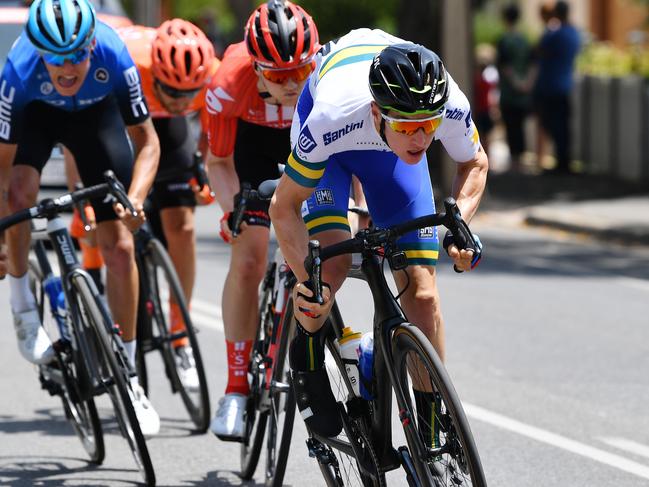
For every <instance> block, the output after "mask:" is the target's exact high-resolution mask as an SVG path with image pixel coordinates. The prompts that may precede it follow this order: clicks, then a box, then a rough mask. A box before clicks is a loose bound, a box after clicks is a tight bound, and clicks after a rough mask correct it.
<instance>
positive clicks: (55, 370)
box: [29, 260, 106, 465]
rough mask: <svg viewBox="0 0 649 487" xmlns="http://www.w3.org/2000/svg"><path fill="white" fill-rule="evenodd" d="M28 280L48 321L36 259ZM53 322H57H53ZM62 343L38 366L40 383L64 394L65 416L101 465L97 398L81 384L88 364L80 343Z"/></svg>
mask: <svg viewBox="0 0 649 487" xmlns="http://www.w3.org/2000/svg"><path fill="white" fill-rule="evenodd" d="M29 280H30V287H31V289H32V292H33V293H34V296H35V297H36V305H37V307H38V311H39V314H40V317H41V323H43V324H44V325H45V324H46V322H47V321H48V320H46V316H48V315H47V314H46V313H45V300H46V298H45V296H46V294H45V292H44V289H43V275H42V272H41V270H40V267H39V265H38V263H37V262H36V261H34V260H30V262H29ZM51 321H54V319H53V318H52V320H51ZM52 326H53V327H54V326H55V324H54V323H52ZM60 344H61V345H59V346H57V347H55V351H56V361H55V362H54V363H52V364H48V365H43V366H40V367H39V370H40V377H41V383H42V384H43V387H45V388H46V389H47V390H48V391H50V393H55V394H57V395H58V396H59V397H60V398H61V402H62V404H63V410H64V412H65V417H66V418H67V420H68V421H69V422H70V424H71V425H72V428H73V429H74V432H75V434H76V435H77V436H78V437H79V440H80V441H81V445H82V446H83V448H84V450H85V451H86V453H87V454H88V457H89V459H90V462H91V463H94V464H96V465H100V464H101V463H102V462H103V461H104V458H105V456H106V451H105V448H104V433H103V430H102V428H101V421H100V420H99V415H98V414H97V408H96V406H95V401H94V398H93V397H92V396H89V394H88V391H85V392H82V391H81V390H80V388H79V384H80V383H83V384H86V385H87V384H89V382H90V381H89V380H88V379H89V378H88V374H87V370H86V368H85V364H84V362H83V360H82V359H81V357H80V355H79V350H80V347H77V351H76V352H75V350H74V349H73V348H72V347H71V344H70V343H69V342H67V343H64V342H62V341H61V342H60Z"/></svg>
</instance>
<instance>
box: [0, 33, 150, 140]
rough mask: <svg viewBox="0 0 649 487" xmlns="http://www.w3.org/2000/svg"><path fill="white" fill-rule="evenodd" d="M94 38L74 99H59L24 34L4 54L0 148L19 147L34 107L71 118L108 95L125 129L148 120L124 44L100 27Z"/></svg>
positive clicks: (0, 102)
mask: <svg viewBox="0 0 649 487" xmlns="http://www.w3.org/2000/svg"><path fill="white" fill-rule="evenodd" d="M96 32H97V33H96V45H95V47H94V49H93V51H92V54H91V57H90V69H89V71H88V74H87V76H86V79H85V80H84V81H83V84H82V86H81V88H80V90H79V91H78V92H77V94H76V95H75V96H61V95H60V94H59V93H58V92H57V91H56V89H55V88H54V85H53V84H52V80H51V78H50V75H49V73H48V71H47V69H46V67H45V63H44V62H43V59H42V57H41V56H40V54H39V53H38V51H37V50H36V48H35V47H34V46H33V44H32V43H31V42H30V41H29V39H28V37H27V34H26V33H25V32H24V31H23V33H22V34H21V35H20V37H18V39H17V40H16V42H15V43H14V45H13V47H12V48H11V51H10V52H9V55H8V57H7V62H6V64H5V66H4V69H3V72H2V77H1V78H0V142H5V143H11V144H15V143H17V142H18V140H19V138H20V133H21V131H22V128H23V127H22V119H23V114H24V112H25V107H26V106H27V105H28V104H29V103H31V102H34V101H41V102H44V103H47V104H48V105H51V106H52V107H56V108H59V109H61V110H64V111H66V112H75V111H80V110H83V109H85V108H88V107H90V106H92V105H95V104H97V103H99V102H100V101H102V100H104V99H105V98H106V97H108V96H109V95H113V96H114V97H115V99H116V100H117V103H118V106H119V109H120V112H121V115H122V118H123V119H124V122H125V123H126V125H135V124H138V123H141V122H143V121H144V120H146V119H147V118H148V117H149V109H148V107H147V104H146V100H145V98H144V96H143V92H142V84H141V81H140V75H139V73H138V71H137V68H136V67H135V64H134V63H133V60H132V59H131V56H130V54H129V53H128V50H127V49H126V46H125V44H124V42H123V41H122V40H121V39H120V38H119V36H118V35H117V33H116V32H115V31H114V30H113V29H112V28H110V27H109V26H108V25H106V24H104V23H103V22H99V21H98V22H97V31H96ZM52 122H54V121H52Z"/></svg>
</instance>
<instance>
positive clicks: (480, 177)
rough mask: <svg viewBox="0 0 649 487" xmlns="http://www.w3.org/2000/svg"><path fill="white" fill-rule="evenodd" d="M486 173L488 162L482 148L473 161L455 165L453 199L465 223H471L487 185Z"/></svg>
mask: <svg viewBox="0 0 649 487" xmlns="http://www.w3.org/2000/svg"><path fill="white" fill-rule="evenodd" d="M488 172H489V160H488V159H487V154H486V152H485V151H484V149H483V148H482V146H480V148H479V149H478V152H477V153H476V155H475V157H474V158H473V159H471V160H469V161H466V162H461V163H458V164H457V170H456V172H455V179H454V180H453V197H454V198H455V199H456V200H457V204H458V206H459V207H460V211H461V212H462V218H464V221H466V222H467V223H468V222H469V221H471V218H473V215H475V212H476V211H477V209H478V205H479V204H480V199H481V198H482V194H483V193H484V189H485V185H486V184H487V173H488Z"/></svg>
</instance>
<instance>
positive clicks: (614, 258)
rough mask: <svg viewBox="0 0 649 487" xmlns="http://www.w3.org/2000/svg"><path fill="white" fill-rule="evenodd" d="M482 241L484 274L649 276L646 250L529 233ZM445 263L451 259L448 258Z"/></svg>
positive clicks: (478, 269) (491, 237)
mask: <svg viewBox="0 0 649 487" xmlns="http://www.w3.org/2000/svg"><path fill="white" fill-rule="evenodd" d="M483 243H484V244H485V254H484V257H483V259H482V261H481V263H480V266H479V267H478V268H477V271H478V273H479V274H481V275H482V274H489V273H493V274H524V275H528V276H539V277H551V276H560V277H574V278H601V277H605V276H626V277H632V278H637V279H645V280H647V279H648V278H649V259H648V258H647V253H645V252H644V251H643V252H632V251H628V250H620V248H618V247H610V248H609V247H606V246H605V245H601V244H597V245H590V244H587V245H584V244H582V243H581V242H580V241H579V240H575V239H569V240H559V239H555V238H553V237H552V236H551V235H539V236H538V237H531V238H530V237H529V235H527V236H526V238H525V240H512V239H510V238H507V237H506V236H503V237H498V236H495V234H490V235H489V236H488V238H484V239H483ZM444 262H448V259H447V258H446V257H444ZM442 267H443V265H442ZM442 272H445V270H444V269H443V270H442Z"/></svg>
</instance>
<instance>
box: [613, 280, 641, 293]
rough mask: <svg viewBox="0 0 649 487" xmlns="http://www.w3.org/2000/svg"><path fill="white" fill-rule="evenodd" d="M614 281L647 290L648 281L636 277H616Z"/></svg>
mask: <svg viewBox="0 0 649 487" xmlns="http://www.w3.org/2000/svg"><path fill="white" fill-rule="evenodd" d="M615 281H616V282H618V283H620V284H622V285H624V286H629V287H632V288H634V289H639V290H641V291H647V292H649V281H646V280H644V279H637V278H635V277H618V278H616V279H615Z"/></svg>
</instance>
